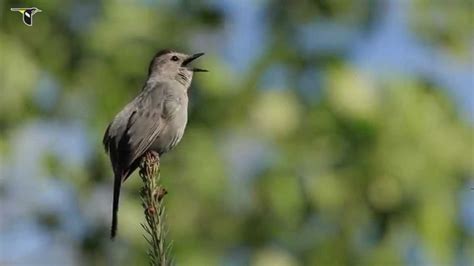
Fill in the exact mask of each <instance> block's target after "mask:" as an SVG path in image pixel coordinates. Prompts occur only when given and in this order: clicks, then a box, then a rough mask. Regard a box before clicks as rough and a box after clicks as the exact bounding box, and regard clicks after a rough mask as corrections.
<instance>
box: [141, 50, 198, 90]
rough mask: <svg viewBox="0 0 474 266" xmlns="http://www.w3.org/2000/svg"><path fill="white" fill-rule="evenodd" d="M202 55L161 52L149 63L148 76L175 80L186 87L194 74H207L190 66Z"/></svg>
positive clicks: (169, 51)
mask: <svg viewBox="0 0 474 266" xmlns="http://www.w3.org/2000/svg"><path fill="white" fill-rule="evenodd" d="M202 55H204V53H197V54H193V55H187V54H183V53H178V52H174V51H171V50H161V51H159V52H158V53H157V54H156V55H155V57H154V58H153V60H152V61H151V63H150V67H149V68H148V76H149V78H154V79H175V80H177V81H179V82H180V83H181V84H183V85H185V86H186V87H188V86H189V85H190V84H191V80H192V78H193V73H194V72H207V70H205V69H201V68H196V67H192V66H191V65H190V63H191V62H192V61H194V60H195V59H197V58H198V57H201V56H202Z"/></svg>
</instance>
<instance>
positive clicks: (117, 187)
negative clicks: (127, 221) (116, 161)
mask: <svg viewBox="0 0 474 266" xmlns="http://www.w3.org/2000/svg"><path fill="white" fill-rule="evenodd" d="M121 186H122V175H121V174H115V179H114V199H113V206H112V227H111V229H110V238H112V239H114V237H115V235H116V234H117V221H118V208H119V198H120V187H121Z"/></svg>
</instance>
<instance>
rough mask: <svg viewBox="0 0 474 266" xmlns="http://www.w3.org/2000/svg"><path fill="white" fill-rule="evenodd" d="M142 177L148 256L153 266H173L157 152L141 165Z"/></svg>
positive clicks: (147, 157)
mask: <svg viewBox="0 0 474 266" xmlns="http://www.w3.org/2000/svg"><path fill="white" fill-rule="evenodd" d="M139 174H140V177H141V179H142V181H143V187H142V189H141V190H140V198H141V200H142V206H143V209H144V210H145V220H146V223H142V224H141V226H142V227H143V230H144V231H145V234H144V235H143V236H144V238H145V240H146V242H147V243H148V245H149V249H148V256H149V257H150V265H152V266H168V265H171V260H170V259H169V253H170V245H169V244H167V243H166V242H167V241H166V233H167V229H166V225H165V216H166V215H165V208H164V204H163V197H164V196H165V195H166V193H167V191H166V189H164V188H163V187H162V186H161V185H160V184H159V182H160V158H159V155H158V154H157V153H155V152H147V153H146V154H145V155H144V156H143V158H142V161H141V164H140V172H139Z"/></svg>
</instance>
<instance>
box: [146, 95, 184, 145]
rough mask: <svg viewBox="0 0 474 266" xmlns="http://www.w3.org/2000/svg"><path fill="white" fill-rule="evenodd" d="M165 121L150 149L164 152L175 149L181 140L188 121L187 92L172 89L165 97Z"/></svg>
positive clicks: (163, 113)
mask: <svg viewBox="0 0 474 266" xmlns="http://www.w3.org/2000/svg"><path fill="white" fill-rule="evenodd" d="M161 119H162V122H163V123H164V125H163V127H162V130H161V131H160V133H159V135H158V137H157V138H156V140H155V141H154V142H153V144H152V145H151V147H150V149H151V150H154V151H156V152H158V153H159V154H163V153H165V152H167V151H169V150H171V149H173V148H174V147H175V146H176V145H177V144H178V143H179V141H180V140H181V138H182V137H183V134H184V129H185V128H186V124H187V121H188V97H187V95H186V93H183V92H178V93H177V92H176V91H171V92H169V93H165V96H164V99H163V112H162V115H161Z"/></svg>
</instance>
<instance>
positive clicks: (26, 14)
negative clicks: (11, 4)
mask: <svg viewBox="0 0 474 266" xmlns="http://www.w3.org/2000/svg"><path fill="white" fill-rule="evenodd" d="M10 10H11V11H18V12H20V13H21V14H22V15H23V23H25V25H26V26H33V15H34V14H36V13H38V12H41V9H39V8H37V7H27V8H23V7H20V8H10Z"/></svg>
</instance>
